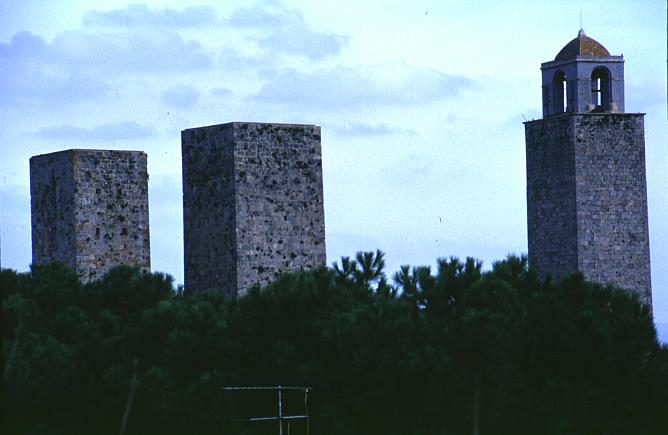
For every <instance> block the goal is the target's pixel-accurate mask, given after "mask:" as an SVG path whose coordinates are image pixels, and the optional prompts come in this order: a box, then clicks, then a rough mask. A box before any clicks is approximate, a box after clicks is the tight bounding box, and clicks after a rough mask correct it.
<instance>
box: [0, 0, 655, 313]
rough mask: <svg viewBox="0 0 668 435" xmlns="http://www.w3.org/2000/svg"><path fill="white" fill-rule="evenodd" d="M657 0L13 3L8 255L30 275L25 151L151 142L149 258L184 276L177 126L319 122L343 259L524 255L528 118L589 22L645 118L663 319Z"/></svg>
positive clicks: (0, 39) (1, 180) (3, 184)
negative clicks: (543, 84)
mask: <svg viewBox="0 0 668 435" xmlns="http://www.w3.org/2000/svg"><path fill="white" fill-rule="evenodd" d="M665 7H666V6H665V2H664V1H663V0H661V1H659V0H656V1H642V2H637V1H591V0H590V1H577V2H575V1H573V2H571V1H556V0H552V1H542V0H534V1H531V2H527V1H520V0H515V1H504V2H499V1H477V2H476V1H443V0H441V1H410V2H409V1H388V0H385V1H365V2H362V4H360V2H352V1H338V2H317V1H274V0H266V1H258V2H249V1H201V2H192V1H188V2H186V1H170V2H167V1H147V2H143V3H128V2H124V1H109V0H105V1H97V0H92V1H79V0H73V1H67V2H42V1H36V0H32V1H31V0H28V1H25V0H24V1H20V2H19V1H11V0H10V1H7V0H5V1H3V2H2V3H1V4H0V96H2V98H1V100H0V144H1V146H2V157H1V158H0V201H1V203H0V218H1V224H2V228H1V230H0V231H1V236H2V241H1V243H2V266H3V267H11V268H15V269H18V270H26V269H27V268H28V265H29V263H30V261H31V252H30V245H31V243H30V195H29V174H28V159H29V158H30V156H32V155H36V154H42V153H48V152H53V151H58V150H62V149H68V148H102V149H105V148H108V149H136V150H143V151H146V152H147V153H148V162H149V163H148V165H149V174H150V181H149V201H150V216H151V250H152V263H153V269H154V270H159V271H164V272H167V273H170V274H172V275H173V276H174V277H175V278H176V280H177V282H183V240H182V238H183V236H182V211H181V166H180V132H181V130H183V129H186V128H192V127H197V126H202V125H209V124H217V123H224V122H230V121H258V122H295V123H307V124H318V125H320V126H321V127H322V149H323V172H324V193H325V221H326V228H327V229H326V231H327V233H326V237H327V256H328V262H329V263H331V262H333V261H335V260H337V259H338V258H339V257H340V256H341V255H352V254H354V253H355V252H356V251H358V250H373V249H376V248H380V249H382V250H384V251H385V252H386V253H387V262H388V271H389V272H392V271H394V270H396V269H397V268H398V267H399V265H400V264H411V265H420V264H433V263H434V260H435V259H436V258H437V257H444V256H451V255H455V256H459V257H466V256H473V257H476V258H478V259H481V260H483V261H484V262H485V264H486V265H487V266H489V265H490V264H491V262H492V261H495V260H498V259H501V258H503V257H505V256H506V254H508V253H526V251H527V241H526V203H525V201H526V198H525V188H526V181H525V176H526V173H525V157H524V128H523V125H522V121H523V120H524V119H533V118H539V117H540V116H541V113H540V110H541V102H540V96H541V93H540V69H539V68H540V63H541V62H545V61H548V60H551V59H553V58H554V56H555V55H556V53H557V52H558V51H559V50H560V49H561V48H562V47H563V46H564V45H565V44H566V43H567V42H568V41H570V40H571V39H572V38H574V37H575V36H576V34H577V31H578V29H579V15H580V11H581V12H582V20H583V27H584V29H585V31H586V32H587V34H588V35H589V36H591V37H593V38H595V39H596V40H598V41H599V42H601V43H602V44H603V45H605V46H606V47H607V48H608V50H609V51H610V52H611V53H612V54H615V55H618V54H623V55H624V58H625V60H626V64H625V76H626V82H625V88H626V109H627V111H628V112H644V113H647V115H646V119H645V134H646V153H647V177H648V197H649V213H650V221H649V224H650V239H651V246H650V249H651V255H652V281H653V283H652V284H653V293H654V294H653V297H654V308H655V317H656V319H657V320H658V321H661V322H668V271H666V270H665V269H666V268H665V267H664V258H666V256H667V255H668V225H667V224H666V222H668V207H666V205H668V185H667V182H666V181H665V180H666V177H665V174H666V173H667V172H668V171H667V169H668V167H667V166H668V160H667V153H666V138H667V137H668V128H667V121H666V120H667V119H668V118H667V114H666V60H665V59H666V9H665Z"/></svg>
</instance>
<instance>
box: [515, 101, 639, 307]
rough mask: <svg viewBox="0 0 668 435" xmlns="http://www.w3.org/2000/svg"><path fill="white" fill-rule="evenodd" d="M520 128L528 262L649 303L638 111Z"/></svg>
mask: <svg viewBox="0 0 668 435" xmlns="http://www.w3.org/2000/svg"><path fill="white" fill-rule="evenodd" d="M525 133H526V156H527V214H528V216H527V218H528V236H529V263H530V265H531V267H532V268H534V269H535V270H537V271H538V272H539V273H540V274H542V275H545V274H547V273H550V274H551V275H552V276H553V277H555V278H558V277H561V276H564V275H565V274H568V273H571V272H574V271H576V270H580V271H582V272H583V273H584V275H585V276H586V277H587V278H588V279H590V280H592V281H596V282H601V283H604V284H614V285H617V286H619V287H622V288H625V289H628V290H630V291H633V292H636V293H637V294H638V295H639V296H640V299H641V300H642V301H643V302H644V303H646V304H647V305H649V306H650V307H651V303H652V290H651V281H650V257H649V234H648V223H647V192H646V190H647V189H646V181H645V180H646V177H645V134H644V124H643V115H642V114H631V113H628V114H621V113H602V114H594V113H588V114H585V113H581V114H563V115H556V116H552V117H547V118H545V119H540V120H536V121H530V122H527V123H525Z"/></svg>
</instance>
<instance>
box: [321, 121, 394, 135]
mask: <svg viewBox="0 0 668 435" xmlns="http://www.w3.org/2000/svg"><path fill="white" fill-rule="evenodd" d="M404 132H405V130H402V129H398V128H391V127H388V126H387V124H384V123H383V124H376V125H371V124H365V123H353V124H348V125H346V126H344V127H339V128H335V129H334V133H336V134H337V135H338V136H348V137H353V136H389V135H393V134H399V133H404Z"/></svg>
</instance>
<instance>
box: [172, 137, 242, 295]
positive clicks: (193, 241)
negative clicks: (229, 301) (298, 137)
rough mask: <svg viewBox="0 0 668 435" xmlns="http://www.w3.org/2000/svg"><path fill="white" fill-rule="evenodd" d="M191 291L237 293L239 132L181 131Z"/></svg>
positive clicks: (186, 256) (187, 279)
mask: <svg viewBox="0 0 668 435" xmlns="http://www.w3.org/2000/svg"><path fill="white" fill-rule="evenodd" d="M181 147H182V148H181V154H182V163H183V235H184V240H183V246H184V261H185V288H186V289H188V290H191V289H197V290H218V291H221V292H223V293H224V294H225V295H227V296H236V292H237V274H236V268H237V250H236V197H235V174H234V130H233V129H232V128H229V124H226V125H214V126H210V127H202V128H195V129H189V130H184V131H182V132H181Z"/></svg>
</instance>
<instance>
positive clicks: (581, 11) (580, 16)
mask: <svg viewBox="0 0 668 435" xmlns="http://www.w3.org/2000/svg"><path fill="white" fill-rule="evenodd" d="M580 30H582V9H580Z"/></svg>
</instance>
